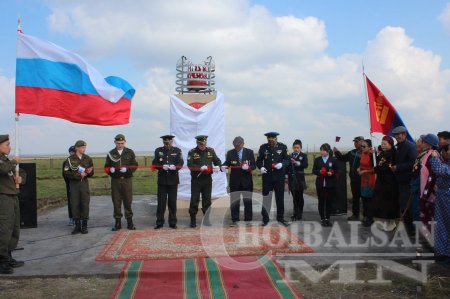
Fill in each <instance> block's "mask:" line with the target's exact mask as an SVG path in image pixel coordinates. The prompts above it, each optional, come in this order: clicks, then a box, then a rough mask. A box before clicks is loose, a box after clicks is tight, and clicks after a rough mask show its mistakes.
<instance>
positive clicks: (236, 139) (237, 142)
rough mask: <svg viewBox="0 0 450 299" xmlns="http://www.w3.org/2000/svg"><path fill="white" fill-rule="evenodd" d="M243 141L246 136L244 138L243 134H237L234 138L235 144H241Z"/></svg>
mask: <svg viewBox="0 0 450 299" xmlns="http://www.w3.org/2000/svg"><path fill="white" fill-rule="evenodd" d="M243 143H244V138H242V137H241V136H237V137H235V138H234V140H233V145H241V144H243Z"/></svg>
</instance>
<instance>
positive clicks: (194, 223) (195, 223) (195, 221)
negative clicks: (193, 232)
mask: <svg viewBox="0 0 450 299" xmlns="http://www.w3.org/2000/svg"><path fill="white" fill-rule="evenodd" d="M190 227H192V228H196V227H197V219H195V215H191V224H190Z"/></svg>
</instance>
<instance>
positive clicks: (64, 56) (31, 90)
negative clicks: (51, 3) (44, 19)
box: [16, 31, 135, 126]
mask: <svg viewBox="0 0 450 299" xmlns="http://www.w3.org/2000/svg"><path fill="white" fill-rule="evenodd" d="M134 93H135V90H134V88H133V87H132V86H131V85H130V84H129V83H128V82H127V81H125V80H123V79H121V78H119V77H113V76H111V77H107V78H103V76H102V75H101V74H100V73H99V72H98V71H97V70H96V69H95V68H93V67H92V66H90V65H89V64H88V63H87V62H85V61H84V60H83V58H81V57H80V56H79V55H77V54H75V53H73V52H70V51H68V50H66V49H64V48H61V47H59V46H57V45H55V44H53V43H50V42H47V41H43V40H40V39H38V38H36V37H32V36H28V35H25V34H23V33H22V32H21V31H19V32H18V39H17V60H16V113H25V114H34V115H42V116H50V117H56V118H62V119H66V120H68V121H71V122H75V123H80V124H90V125H100V126H113V125H124V124H128V123H129V119H130V109H131V99H132V97H133V96H134Z"/></svg>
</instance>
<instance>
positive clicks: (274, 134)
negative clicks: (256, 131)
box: [264, 132, 280, 137]
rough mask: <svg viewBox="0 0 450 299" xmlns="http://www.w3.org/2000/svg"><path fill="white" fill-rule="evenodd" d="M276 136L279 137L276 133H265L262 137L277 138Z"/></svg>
mask: <svg viewBox="0 0 450 299" xmlns="http://www.w3.org/2000/svg"><path fill="white" fill-rule="evenodd" d="M278 135H280V134H279V133H277V132H267V133H266V134H264V136H267V137H277V136H278Z"/></svg>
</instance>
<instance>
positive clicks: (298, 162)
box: [294, 161, 302, 166]
mask: <svg viewBox="0 0 450 299" xmlns="http://www.w3.org/2000/svg"><path fill="white" fill-rule="evenodd" d="M294 164H295V166H300V164H302V162H300V161H295V162H294Z"/></svg>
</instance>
